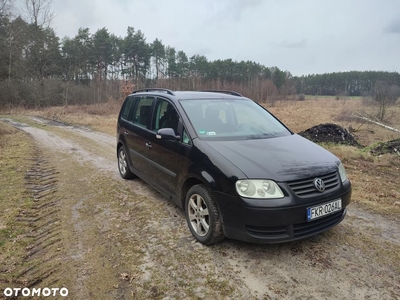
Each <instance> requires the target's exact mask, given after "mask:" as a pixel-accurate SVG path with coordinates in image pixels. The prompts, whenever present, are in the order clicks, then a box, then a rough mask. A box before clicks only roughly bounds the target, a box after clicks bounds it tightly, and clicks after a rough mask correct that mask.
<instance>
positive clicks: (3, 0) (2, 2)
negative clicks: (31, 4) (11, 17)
mask: <svg viewBox="0 0 400 300" xmlns="http://www.w3.org/2000/svg"><path fill="white" fill-rule="evenodd" d="M12 7H13V0H0V16H6V15H8V14H9V13H10V12H11V10H12Z"/></svg>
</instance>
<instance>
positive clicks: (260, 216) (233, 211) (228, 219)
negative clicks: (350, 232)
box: [214, 186, 351, 244]
mask: <svg viewBox="0 0 400 300" xmlns="http://www.w3.org/2000/svg"><path fill="white" fill-rule="evenodd" d="M214 197H215V199H217V203H218V207H219V210H220V213H221V217H222V221H223V230H224V234H225V236H226V237H227V238H231V239H236V240H241V241H245V242H251V243H265V244H268V243H282V242H288V241H294V240H299V239H303V238H307V237H310V236H313V235H315V234H318V233H321V232H323V231H326V230H328V229H329V228H332V227H334V226H335V225H337V224H339V223H340V222H341V221H342V220H343V219H344V217H345V215H346V212H347V209H346V206H347V205H348V204H349V203H350V198H351V186H349V187H348V189H347V190H346V191H345V192H344V193H341V194H338V195H335V196H331V197H330V198H324V199H320V200H318V201H316V202H307V203H302V204H299V205H293V206H285V207H265V206H264V207H263V205H262V203H261V202H260V201H258V202H257V201H254V200H251V201H249V200H246V199H243V198H240V197H235V196H231V195H227V194H223V193H219V192H215V193H214ZM338 198H341V199H342V210H341V211H339V212H337V213H333V214H331V215H327V216H325V217H322V218H320V219H317V220H314V221H311V222H308V221H307V216H306V211H307V208H308V207H311V206H314V205H318V204H321V203H326V202H329V201H333V200H335V199H338ZM265 201H267V200H265ZM257 203H259V205H257ZM264 203H265V202H264ZM255 204H256V205H255Z"/></svg>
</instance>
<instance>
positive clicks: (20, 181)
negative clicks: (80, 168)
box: [0, 122, 33, 282]
mask: <svg viewBox="0 0 400 300" xmlns="http://www.w3.org/2000/svg"><path fill="white" fill-rule="evenodd" d="M32 148H33V142H32V140H30V139H29V138H28V137H27V136H26V135H25V134H24V133H22V132H20V131H18V130H16V129H14V128H13V127H12V126H10V125H8V124H5V123H3V122H0V174H1V176H0V266H1V267H0V282H2V281H3V282H7V281H9V280H11V279H12V278H11V275H10V273H11V272H12V271H13V270H15V269H18V268H21V267H22V265H21V264H22V259H21V258H22V257H23V256H24V255H25V254H26V250H25V247H26V246H27V243H28V242H29V239H27V238H24V237H25V234H27V233H28V232H29V230H30V228H29V226H28V224H26V223H21V222H17V221H15V219H16V218H17V216H19V213H20V211H21V210H22V209H24V208H27V207H29V206H30V205H31V204H32V202H33V200H32V197H31V196H30V194H29V193H28V192H27V190H26V187H25V174H26V172H27V171H28V169H29V168H30V166H31V161H30V158H31V157H32V154H33V151H32Z"/></svg>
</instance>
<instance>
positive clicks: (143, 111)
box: [133, 97, 154, 127]
mask: <svg viewBox="0 0 400 300" xmlns="http://www.w3.org/2000/svg"><path fill="white" fill-rule="evenodd" d="M153 101H154V98H153V97H140V98H139V99H138V103H137V105H136V109H135V113H134V119H133V120H134V121H133V122H134V123H135V124H138V125H140V126H142V127H147V125H148V124H149V121H150V118H151V107H152V105H153Z"/></svg>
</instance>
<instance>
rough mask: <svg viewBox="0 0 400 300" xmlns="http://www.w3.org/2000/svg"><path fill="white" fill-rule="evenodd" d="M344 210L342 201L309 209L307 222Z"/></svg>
mask: <svg viewBox="0 0 400 300" xmlns="http://www.w3.org/2000/svg"><path fill="white" fill-rule="evenodd" d="M341 209H342V199H338V200H335V201H332V202H328V203H324V204H321V205H317V206H313V207H309V208H307V221H312V220H315V219H318V218H322V217H325V216H327V215H330V214H333V213H335V212H337V211H339V210H341Z"/></svg>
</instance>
